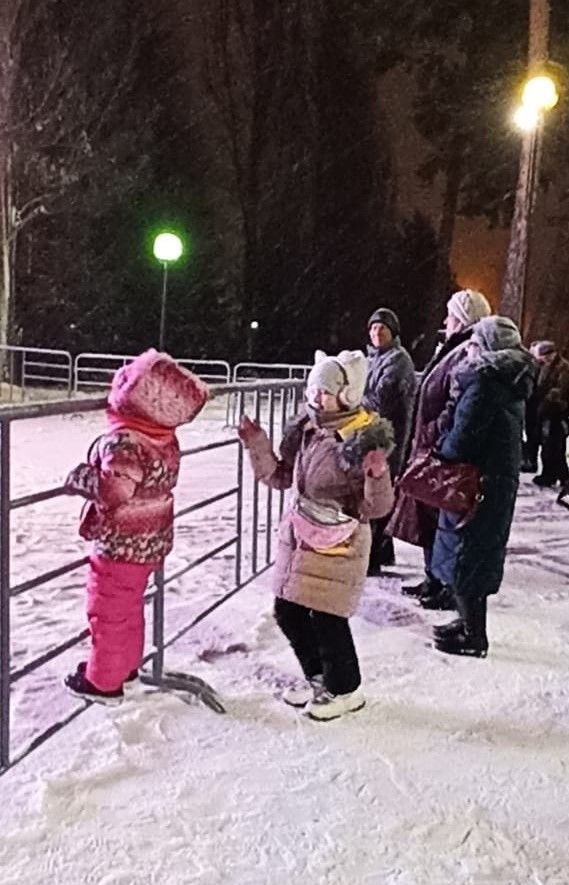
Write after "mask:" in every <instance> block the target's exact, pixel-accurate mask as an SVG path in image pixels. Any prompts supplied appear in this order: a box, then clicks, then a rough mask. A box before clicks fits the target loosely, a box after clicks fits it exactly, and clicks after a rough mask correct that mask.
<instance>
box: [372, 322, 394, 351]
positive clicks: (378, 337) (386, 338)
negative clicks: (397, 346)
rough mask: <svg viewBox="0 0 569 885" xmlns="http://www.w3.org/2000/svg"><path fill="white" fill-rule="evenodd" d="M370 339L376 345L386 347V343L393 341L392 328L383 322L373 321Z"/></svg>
mask: <svg viewBox="0 0 569 885" xmlns="http://www.w3.org/2000/svg"><path fill="white" fill-rule="evenodd" d="M369 340H370V341H371V343H372V344H373V346H374V347H385V345H386V344H391V342H392V341H393V335H392V334H391V329H388V328H387V326H384V325H383V323H372V324H371V326H370V327H369Z"/></svg>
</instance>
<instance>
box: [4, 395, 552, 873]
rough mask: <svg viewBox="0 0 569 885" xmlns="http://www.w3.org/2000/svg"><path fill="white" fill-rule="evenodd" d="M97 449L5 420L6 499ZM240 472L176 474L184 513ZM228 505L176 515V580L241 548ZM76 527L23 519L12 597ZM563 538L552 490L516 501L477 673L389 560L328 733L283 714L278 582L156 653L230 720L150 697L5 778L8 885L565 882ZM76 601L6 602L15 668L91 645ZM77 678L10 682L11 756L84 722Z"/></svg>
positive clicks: (186, 588)
mask: <svg viewBox="0 0 569 885" xmlns="http://www.w3.org/2000/svg"><path fill="white" fill-rule="evenodd" d="M223 417H224V415H223V409H222V407H221V404H220V405H217V404H215V403H214V404H213V405H212V407H211V408H210V409H209V411H208V413H207V414H206V415H205V417H204V418H203V419H200V420H199V421H198V422H196V424H194V425H192V426H191V427H189V428H188V429H187V430H185V431H184V435H183V440H182V441H183V445H188V446H194V445H199V444H201V443H202V442H210V441H212V440H216V439H219V440H223V439H228V438H231V435H232V433H233V431H230V430H227V429H224V428H223V423H224V422H223ZM102 428H103V425H102V416H101V415H99V414H90V415H76V416H70V417H65V418H63V417H62V418H50V419H37V420H33V421H25V422H17V423H15V424H14V426H13V474H12V484H13V488H12V493H13V496H14V497H16V496H19V495H23V494H27V493H30V492H32V491H37V490H38V489H43V488H47V487H50V486H52V485H57V484H59V483H60V482H61V481H62V480H63V478H64V477H65V475H66V473H67V471H68V470H69V469H70V468H71V467H72V466H73V465H74V464H75V463H76V462H77V461H79V460H81V459H82V458H84V455H85V452H86V449H87V447H88V445H89V443H90V442H91V441H92V439H93V438H94V436H96V435H97V433H100V432H101V431H102ZM236 456H237V447H236V446H229V447H226V448H223V449H219V450H216V451H214V452H209V453H206V454H203V455H199V456H195V457H191V458H188V459H186V461H185V463H184V468H183V472H182V477H181V481H180V485H179V490H178V507H179V508H181V507H183V506H186V505H188V504H189V503H191V502H192V500H194V501H195V500H199V498H200V497H203V496H204V494H207V495H214V494H217V493H219V492H222V491H224V490H226V489H229V488H231V487H232V486H233V485H234V484H235V477H236ZM248 489H250V478H248ZM248 494H249V493H248ZM264 494H265V493H264V491H263V492H262V507H261V512H262V513H263V514H264V513H266V507H265V503H264V502H265V497H264ZM273 503H274V508H273V509H274V513H275V514H276V512H277V509H278V502H277V500H276V498H275V501H274V502H273ZM235 506H236V502H235V499H234V498H230V499H228V500H227V501H224V502H220V503H219V504H216V505H213V506H212V507H210V508H208V509H207V510H206V511H201V512H200V511H198V512H197V513H194V514H191V515H190V516H188V517H184V518H183V519H182V520H181V523H180V525H179V526H178V532H177V541H176V547H175V550H174V553H173V555H172V557H171V560H170V562H169V565H168V571H169V572H174V571H176V570H178V568H182V567H183V566H184V565H185V564H187V563H189V562H191V561H192V560H193V559H195V558H197V556H199V555H201V554H202V553H204V552H205V551H206V550H208V549H210V548H212V547H215V546H217V545H218V544H220V543H222V542H223V541H224V540H227V539H228V538H230V537H231V536H232V534H233V533H234V531H235ZM79 507H80V504H79V502H78V501H77V500H73V499H67V498H58V499H56V500H54V501H52V502H48V503H43V504H38V505H36V506H34V507H32V508H27V509H25V510H22V511H17V512H16V513H15V514H14V515H13V525H12V565H13V579H12V580H13V583H18V582H20V581H23V580H26V579H27V578H30V577H32V576H34V575H35V574H38V573H39V572H40V571H44V570H47V569H49V568H54V567H57V566H58V565H61V564H63V563H64V562H66V561H68V560H71V559H74V558H75V557H78V556H82V555H84V553H85V552H86V548H85V546H84V544H83V542H81V540H80V539H79V538H78V537H77V516H78V512H79ZM249 527H250V526H249V523H247V528H249ZM568 528H569V512H568V511H566V510H563V509H562V508H561V507H560V506H559V505H557V504H556V503H555V495H554V493H553V492H550V491H539V490H538V489H536V488H534V487H533V486H532V485H531V483H529V482H528V481H524V483H523V486H522V489H521V492H520V497H519V502H518V507H517V513H516V520H515V525H514V530H513V534H512V538H511V542H510V548H509V557H508V565H507V573H506V578H505V582H504V586H503V588H502V592H501V593H500V595H499V596H497V597H494V598H493V599H491V601H490V606H489V636H490V643H491V648H490V654H489V657H488V659H487V660H485V661H484V660H482V661H481V660H471V659H468V660H464V659H460V658H453V657H449V656H445V655H443V654H440V653H437V652H435V651H434V650H433V649H432V647H431V646H430V627H431V625H432V624H434V623H440V622H442V621H444V620H447V619H448V617H450V616H447V615H441V614H440V613H439V614H437V613H429V612H424V611H423V610H422V609H420V608H418V607H417V605H416V604H415V603H414V602H413V601H412V600H409V599H406V598H405V597H403V596H401V593H400V588H401V583H402V581H404V582H405V583H407V582H412V581H413V579H417V580H419V579H420V563H421V557H420V553H419V551H417V550H416V549H414V548H412V547H409V546H407V545H403V544H399V545H397V563H398V564H397V566H396V567H394V568H393V569H392V570H390V573H389V575H388V576H386V577H383V578H381V579H370V580H368V582H367V585H366V592H365V595H364V598H363V600H362V604H361V607H360V612H359V615H358V616H357V617H356V618H354V620H353V629H354V635H355V639H356V644H357V647H358V651H359V654H360V658H361V664H362V671H363V676H364V687H365V691H366V696H367V699H368V703H367V706H366V708H365V709H364V710H363V711H362V712H360V713H357V714H355V715H353V716H351V717H348V718H345V719H342V720H338V721H336V722H332V723H315V722H311V721H310V720H308V719H306V718H305V717H304V716H303V715H302V713H299V712H295V711H294V710H292V709H290V708H287V707H286V706H284V705H283V704H282V702H281V701H280V699H279V694H280V692H281V691H282V689H283V688H284V687H286V686H288V685H290V684H291V683H292V682H293V681H294V679H295V678H296V676H297V666H296V664H295V661H294V658H293V655H292V653H291V651H290V650H289V648H288V647H287V644H286V642H285V640H284V639H283V637H282V636H281V634H280V633H279V631H278V629H277V628H276V626H275V624H274V622H273V619H272V616H271V603H272V598H271V592H270V572H268V573H266V574H265V575H264V576H263V577H261V578H260V579H258V580H257V581H255V582H254V583H253V584H251V585H250V586H248V587H247V588H245V589H244V590H243V591H241V593H239V594H237V595H236V596H235V597H233V598H232V599H231V600H230V601H228V602H227V603H226V604H224V605H223V606H222V607H221V608H220V609H218V610H217V611H216V612H214V613H213V614H212V615H210V616H209V617H208V618H207V619H206V620H205V621H203V622H201V623H200V624H199V625H197V626H196V627H195V628H194V629H193V630H192V631H191V632H190V633H189V634H188V635H187V636H186V637H185V638H184V639H182V640H181V641H180V642H179V643H178V644H176V645H175V646H174V648H173V649H172V650H170V651H169V652H168V654H167V664H168V666H169V667H170V668H172V669H181V670H184V671H186V672H188V673H192V674H194V675H197V676H201V677H202V678H204V679H205V680H207V681H208V682H209V683H210V684H212V685H214V686H215V688H216V689H217V690H218V691H219V693H220V695H221V697H222V698H223V701H224V704H225V706H226V708H227V713H226V715H223V716H222V715H218V714H215V713H213V712H212V711H211V710H209V709H207V708H205V707H203V706H200V705H199V704H197V703H187V698H183V697H182V696H180V695H175V694H159V693H156V692H155V691H153V690H151V689H144V688H142V687H141V686H139V687H137V688H136V689H134V690H131V691H130V692H129V695H128V697H127V699H126V700H125V702H124V703H123V705H122V706H121V707H119V708H117V709H108V708H102V707H98V706H93V707H91V708H89V709H88V710H87V711H86V712H85V713H83V714H82V715H81V716H80V717H79V718H78V719H76V720H74V721H73V722H72V723H71V724H70V725H68V726H67V727H66V728H65V729H63V730H62V731H60V732H59V733H58V734H56V735H55V736H54V737H52V738H50V739H49V740H48V741H47V742H46V743H45V744H44V745H43V746H41V747H40V748H38V749H37V750H35V751H34V752H33V753H32V754H31V755H30V756H28V757H27V758H26V759H24V760H23V761H22V762H20V763H19V764H18V765H16V766H15V767H14V768H13V769H11V770H10V771H9V772H8V773H7V774H5V775H4V776H3V777H1V778H0V834H1V835H0V882H1V883H2V885H47V883H52V882H53V883H58V885H83V883H86V885H91V883H93V885H94V883H96V885H190V883H200V885H202V883H203V885H218V883H219V885H221V883H232V885H233V883H236V885H281V883H282V885H296V883H299V885H300V883H303V885H304V883H322V885H344V883H345V885H351V883H369V885H459V883H460V885H462V883H472V885H518V883H519V885H567V883H568V882H569V847H568V838H567V837H568V835H569V778H568V777H567V765H568V763H569V583H568V577H569V539H568ZM247 543H249V540H248V541H247ZM264 555H265V551H264V548H263V547H261V550H260V558H262V557H264ZM233 569H234V563H233V551H232V550H231V549H230V550H228V551H226V552H225V553H224V554H223V555H222V556H220V557H217V558H216V559H215V560H214V561H212V562H208V563H207V564H206V565H204V566H202V567H200V568H199V569H196V570H195V571H193V572H190V573H189V574H188V575H186V576H185V577H183V578H181V579H180V580H179V581H177V582H175V583H174V584H173V585H172V587H171V589H170V590H169V592H168V596H167V606H168V622H169V625H171V626H176V625H179V624H180V623H183V622H185V621H189V620H191V618H192V617H193V616H194V615H195V614H197V613H198V612H199V611H200V610H202V609H203V608H205V607H206V606H207V605H208V604H209V603H210V602H212V601H213V600H214V599H215V598H219V597H220V596H222V595H223V594H224V593H225V592H227V590H228V589H230V588H231V586H232V581H233ZM82 595H83V574H82V572H77V573H73V574H72V575H68V576H66V577H65V578H61V579H59V580H56V581H53V582H52V583H51V584H49V585H47V586H45V587H40V588H37V589H36V590H33V591H30V592H29V593H27V594H24V595H22V597H19V598H18V599H17V600H14V603H13V664H14V667H15V668H16V667H19V666H21V665H22V664H24V663H26V662H27V661H29V660H30V659H31V658H32V657H34V656H35V655H36V654H38V653H41V652H43V651H45V650H46V649H47V648H49V647H52V646H54V645H56V644H57V643H59V642H60V641H62V640H64V639H65V638H67V637H68V636H69V635H71V634H72V633H73V632H76V631H78V630H80V629H81V628H82V627H83V626H84V615H83V603H82ZM80 657H81V650H80V649H74V650H73V651H71V652H69V653H68V654H66V655H64V656H63V657H62V658H60V659H58V660H56V661H55V662H53V663H51V664H50V665H48V666H46V667H45V668H42V670H40V671H39V672H38V673H36V674H34V675H33V676H30V677H26V678H24V679H22V680H21V681H19V682H18V683H17V684H16V686H15V689H14V699H13V707H14V710H13V717H14V723H13V725H14V740H15V744H16V748H17V747H19V746H20V745H21V744H23V743H25V742H27V741H28V740H29V739H30V738H32V737H33V736H34V734H37V732H38V731H39V730H40V729H41V728H42V727H45V725H47V724H49V723H50V722H51V721H53V720H54V719H56V718H58V717H59V716H61V715H63V714H64V713H65V712H69V711H70V710H73V709H74V708H75V707H76V706H77V702H75V701H73V700H72V699H69V698H68V697H67V696H66V695H65V694H64V692H63V689H62V687H61V678H62V676H63V675H64V674H65V672H67V671H68V670H69V669H70V668H71V667H72V666H73V665H74V664H75V663H76V661H77V660H78V659H79V658H80Z"/></svg>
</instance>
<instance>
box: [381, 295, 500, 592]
mask: <svg viewBox="0 0 569 885" xmlns="http://www.w3.org/2000/svg"><path fill="white" fill-rule="evenodd" d="M490 313H491V310H490V305H489V304H488V301H487V300H486V298H485V297H484V295H482V293H480V292H475V291H473V290H472V289H463V290H461V291H459V292H455V293H454V295H452V297H451V298H450V299H449V301H448V304H447V316H446V319H445V323H444V324H445V333H446V340H445V342H444V344H443V345H442V347H441V348H440V349H439V350H438V351H437V352H436V354H435V356H434V357H433V359H432V360H431V362H430V363H429V364H428V366H427V367H426V368H425V371H424V372H423V376H422V378H421V385H420V388H419V393H418V396H417V401H416V403H415V414H414V426H413V439H412V444H411V451H410V454H409V458H408V463H409V464H412V463H413V462H414V461H418V460H420V459H421V458H423V457H424V456H425V455H427V454H428V453H429V452H430V451H431V450H432V449H433V447H434V446H435V445H436V444H437V442H438V439H439V437H440V435H441V433H442V432H443V431H444V430H446V429H447V426H448V421H449V417H450V413H451V410H452V404H453V393H454V390H453V381H454V378H455V377H456V375H457V374H458V372H459V371H460V369H461V367H462V366H463V365H464V363H465V361H466V360H467V358H468V342H469V341H470V338H471V336H472V331H473V329H474V326H475V324H476V323H477V322H478V320H481V319H482V318H483V317H487V316H490ZM439 523H440V527H439ZM387 531H388V532H389V533H390V534H392V535H393V537H395V538H399V539H400V540H401V541H406V542H407V543H409V544H414V545H416V546H419V547H422V548H423V556H424V560H425V579H424V580H423V581H422V583H421V584H419V585H418V586H416V587H409V588H405V589H404V590H403V593H404V594H405V595H407V596H416V597H418V598H419V602H420V604H421V605H422V606H423V607H424V608H433V609H445V608H454V599H453V597H452V593H451V592H450V591H449V590H448V589H447V588H448V586H449V585H451V586H452V583H453V581H452V574H451V572H452V559H453V555H452V553H453V550H452V548H453V545H454V544H455V543H456V538H455V536H454V533H453V532H452V528H451V521H450V520H448V519H447V518H446V517H445V516H444V515H443V516H442V517H441V516H440V515H439V512H438V510H435V509H433V508H432V507H428V506H427V505H426V504H421V503H420V502H419V501H415V499H414V498H411V497H410V496H409V495H405V494H403V493H401V492H400V493H398V495H397V503H396V505H395V510H394V513H393V516H392V517H391V520H390V522H389V526H388V528H387ZM434 551H436V555H433V554H434Z"/></svg>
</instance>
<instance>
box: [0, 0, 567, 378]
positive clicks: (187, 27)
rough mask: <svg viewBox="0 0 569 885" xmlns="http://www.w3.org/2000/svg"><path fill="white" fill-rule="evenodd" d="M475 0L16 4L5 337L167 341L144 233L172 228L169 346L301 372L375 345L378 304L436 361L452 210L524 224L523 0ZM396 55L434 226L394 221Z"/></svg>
mask: <svg viewBox="0 0 569 885" xmlns="http://www.w3.org/2000/svg"><path fill="white" fill-rule="evenodd" d="M483 6H484V10H485V12H484V15H483V16H481V15H480V7H481V0H467V2H461V3H460V4H458V3H455V0H436V2H434V0H433V2H431V3H430V4H429V5H428V6H425V7H422V6H421V5H420V4H418V3H417V2H415V0H412V2H411V0H402V2H401V3H400V4H398V6H397V10H394V8H393V4H390V3H387V2H386V0H313V2H311V3H306V2H304V0H286V2H283V3H278V4H276V3H268V2H267V0H208V2H206V0H168V2H167V0H153V2H152V3H151V2H150V0H144V2H140V0H139V2H135V0H112V2H108V3H97V4H93V3H88V2H87V0H5V4H4V8H3V13H2V14H3V15H4V16H6V19H5V21H3V22H2V24H3V28H2V34H3V35H4V37H3V39H2V40H1V41H0V97H2V99H3V100H2V110H1V111H0V184H1V194H2V206H1V209H2V212H1V218H2V231H1V237H0V238H1V240H2V249H3V264H2V268H3V270H2V276H1V279H2V285H1V286H0V294H1V297H0V308H1V313H2V317H3V318H4V325H2V324H1V323H0V339H1V338H2V328H4V332H5V333H6V334H7V335H8V336H9V340H10V341H11V343H19V342H23V343H25V344H27V345H37V346H54V347H64V348H66V349H70V350H72V351H75V352H77V351H79V350H86V349H94V350H112V351H115V352H118V351H124V352H130V351H134V350H138V349H140V348H143V347H147V346H149V345H151V344H155V343H156V337H157V329H158V315H159V293H160V268H159V267H157V266H156V263H155V262H154V261H153V259H152V256H151V242H152V237H153V234H154V233H155V232H156V231H157V230H159V229H160V228H162V227H169V228H174V229H177V230H180V231H181V232H183V233H184V234H185V235H186V237H187V241H188V242H187V246H188V248H187V251H186V254H185V256H184V258H183V260H181V261H180V263H179V265H177V266H176V267H175V268H173V269H172V271H171V275H170V290H169V301H168V332H167V339H168V348H169V349H170V350H171V351H172V352H173V353H176V354H178V355H180V356H181V355H188V356H189V355H192V356H194V357H209V358H215V357H218V358H219V357H224V358H228V359H230V360H235V359H238V358H242V357H245V356H247V351H248V350H250V349H251V346H252V350H253V353H252V355H253V356H254V357H255V358H256V359H263V360H265V359H267V360H286V361H297V360H300V361H303V362H304V361H306V360H308V359H310V357H311V354H312V350H313V349H314V347H315V346H319V347H331V348H337V347H341V346H358V345H361V344H362V341H363V340H364V338H365V323H366V319H367V316H368V315H369V314H370V313H371V312H372V310H373V309H374V308H375V307H377V306H379V305H380V304H385V305H388V306H391V307H393V308H394V309H396V310H397V311H398V312H399V313H400V314H401V317H402V320H403V324H404V329H405V339H406V343H407V344H408V345H413V344H419V348H418V350H417V353H418V354H419V353H420V352H421V349H422V351H423V356H424V355H425V353H426V352H428V349H429V347H430V344H431V343H432V338H433V333H434V331H435V329H436V326H437V323H438V320H439V317H440V313H441V311H442V307H443V304H444V299H445V298H446V296H447V294H448V289H449V287H450V285H451V281H450V270H449V266H448V256H449V250H450V244H451V239H452V229H453V224H454V219H455V218H456V216H457V214H458V213H476V214H483V215H486V216H487V217H488V219H489V222H490V223H492V224H498V223H503V224H507V223H508V221H509V213H510V211H511V195H512V188H513V183H514V182H515V175H516V159H517V157H516V149H517V143H516V141H515V138H513V137H512V135H511V132H509V131H507V130H506V128H505V127H503V126H502V127H501V124H499V122H498V121H499V119H501V117H502V115H503V114H504V108H505V105H506V103H507V100H508V96H509V91H510V88H511V85H512V83H513V82H514V81H515V77H516V76H517V74H518V73H519V71H521V69H522V67H523V61H524V52H525V46H524V28H523V16H522V15H521V8H522V6H523V0H507V2H506V3H503V2H502V3H498V2H495V3H494V2H492V3H491V4H489V3H484V4H483ZM514 12H516V14H517V18H516V16H515V15H514ZM512 22H513V26H512V27H510V26H509V24H510V23H512ZM8 25H9V27H8ZM481 47H484V52H482V51H481ZM497 62H499V63H497ZM397 64H403V65H407V66H408V68H409V69H410V70H412V71H414V72H415V73H416V75H417V83H418V93H417V107H416V114H415V122H416V125H417V126H418V127H419V129H420V131H421V132H422V134H423V136H424V137H425V138H426V139H427V141H428V143H429V145H430V146H431V152H430V155H429V157H428V158H427V161H426V162H425V163H424V164H423V168H422V173H423V175H424V177H425V180H426V182H427V183H428V184H429V185H430V184H432V182H433V181H434V180H440V179H441V178H442V180H443V183H444V188H445V201H444V206H445V212H444V213H443V217H442V218H441V219H440V222H438V223H437V224H436V225H435V227H433V226H432V224H431V222H429V221H428V220H427V219H426V218H423V217H421V216H415V217H413V218H409V219H402V218H400V217H398V215H397V212H396V209H395V205H396V200H395V198H396V194H395V192H394V180H393V176H392V173H391V164H392V157H391V145H390V143H389V138H388V135H387V129H386V126H385V123H384V120H383V116H382V110H381V107H382V102H383V100H384V99H386V98H389V97H388V96H384V95H383V93H382V79H381V75H382V74H383V73H385V72H386V71H388V70H390V69H391V68H392V67H393V66H394V65H397ZM391 99H392V97H391ZM558 151H562V148H560V147H558ZM253 320H256V321H257V322H258V323H259V330H258V332H256V333H255V335H254V339H253V336H252V335H251V333H250V331H249V326H250V323H251V322H252V321H253ZM0 343H1V341H0ZM421 345H422V347H421Z"/></svg>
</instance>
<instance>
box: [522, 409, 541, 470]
mask: <svg viewBox="0 0 569 885" xmlns="http://www.w3.org/2000/svg"><path fill="white" fill-rule="evenodd" d="M525 431H526V440H525V443H524V462H526V463H527V465H528V467H531V468H532V470H537V455H538V452H539V437H540V427H539V418H538V415H537V401H536V399H535V397H531V399H529V400H528V402H527V403H526V420H525Z"/></svg>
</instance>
